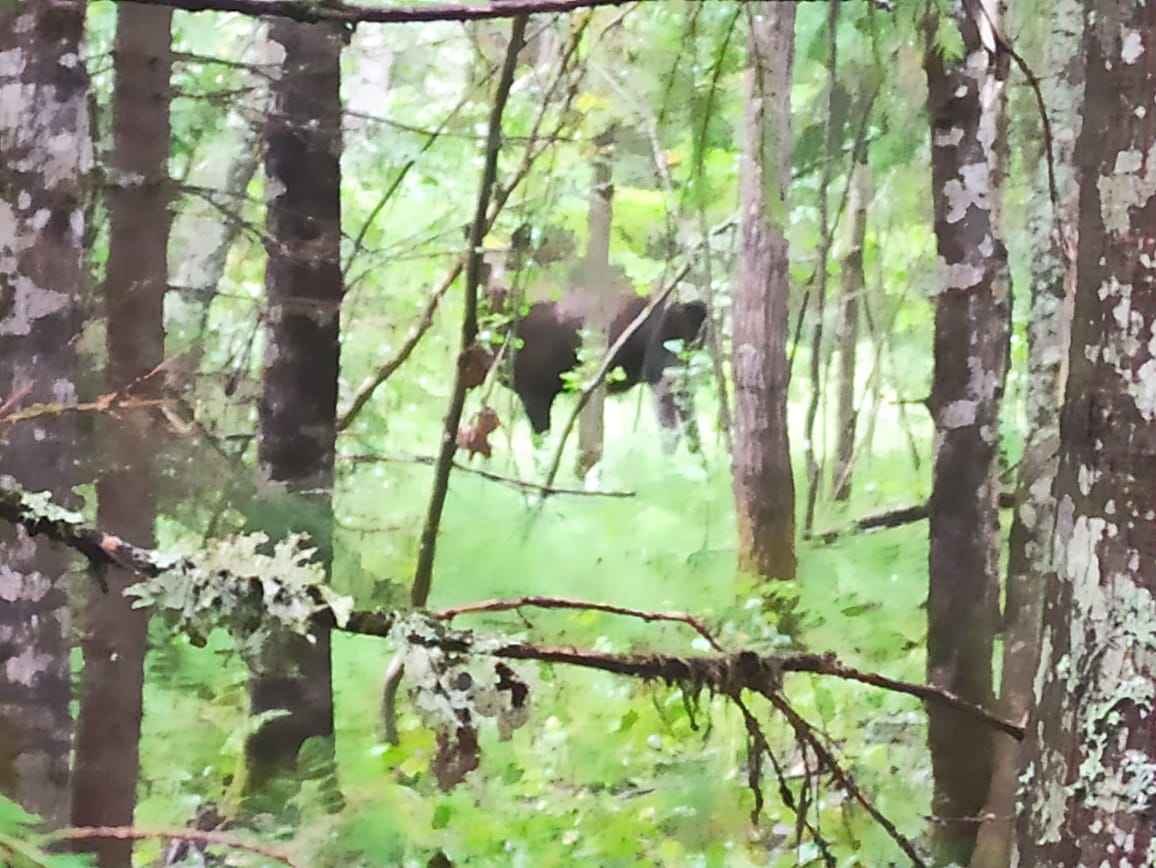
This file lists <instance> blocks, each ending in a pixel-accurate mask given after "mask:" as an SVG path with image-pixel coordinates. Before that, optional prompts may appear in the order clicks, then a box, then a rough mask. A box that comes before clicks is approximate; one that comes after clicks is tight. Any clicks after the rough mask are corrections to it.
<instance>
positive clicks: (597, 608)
mask: <svg viewBox="0 0 1156 868" xmlns="http://www.w3.org/2000/svg"><path fill="white" fill-rule="evenodd" d="M524 606H534V607H536V608H539V609H578V610H582V611H590V612H606V613H608V614H611V615H622V616H624V617H627V618H639V619H640V620H643V621H676V622H678V623H681V624H686V625H687V626H688V627H690V628H691V629H693V630H694V631H695V632H696V633H698V634H699V635H700V636H702V638H703V639H705V640H706V641H707V642H708V643H709V644H710V647H712V648H714V650H716V651H718V652H719V653H720V654H725V653H726V651H725V649H724V648H723V646H722V645H721V644H720V643H719V641H718V640H717V639H716V638H715V637H714V635H713V634H712V633H711V632H710V630H708V629H707V628H706V625H705V624H703V622H702V621H701V620H700V619H699V618H697V617H695V616H694V615H688V614H686V613H685V612H649V611H646V610H644V609H632V608H629V607H625V606H612V605H610V604H609V603H591V602H587V601H585V600H570V599H567V598H565V597H536V596H534V597H518V598H516V599H511V600H483V601H481V602H478V603H467V604H466V605H464V606H455V607H454V608H451V609H442V610H441V611H439V612H434V613H432V615H433V617H434V618H437V619H438V620H439V621H452V620H453V619H454V618H456V617H458V615H475V614H478V613H479V612H508V611H510V610H511V609H521V608H522V607H524Z"/></svg>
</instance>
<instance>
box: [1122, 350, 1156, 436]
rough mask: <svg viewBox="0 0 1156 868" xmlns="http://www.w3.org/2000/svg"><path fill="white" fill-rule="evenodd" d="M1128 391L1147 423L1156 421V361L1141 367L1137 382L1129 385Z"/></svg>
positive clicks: (1151, 360) (1150, 361) (1148, 362)
mask: <svg viewBox="0 0 1156 868" xmlns="http://www.w3.org/2000/svg"><path fill="white" fill-rule="evenodd" d="M1127 391H1128V394H1129V395H1131V396H1132V400H1133V401H1134V402H1135V404H1136V410H1137V412H1139V414H1140V415H1141V416H1142V417H1143V418H1144V420H1145V421H1146V422H1151V421H1152V420H1153V419H1156V359H1149V360H1148V361H1146V362H1145V363H1144V364H1143V365H1141V366H1140V369H1139V370H1138V371H1136V380H1135V382H1133V383H1129V384H1128V387H1127Z"/></svg>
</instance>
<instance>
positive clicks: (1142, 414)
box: [1017, 2, 1156, 866]
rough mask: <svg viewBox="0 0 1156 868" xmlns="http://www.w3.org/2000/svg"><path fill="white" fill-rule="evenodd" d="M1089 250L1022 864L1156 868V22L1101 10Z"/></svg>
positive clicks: (1083, 245) (1089, 91) (1083, 244)
mask: <svg viewBox="0 0 1156 868" xmlns="http://www.w3.org/2000/svg"><path fill="white" fill-rule="evenodd" d="M1084 7H1085V15H1086V16H1087V17H1086V18H1085V21H1086V24H1087V26H1086V30H1085V33H1084V59H1085V62H1086V64H1087V66H1086V80H1087V85H1086V95H1085V98H1084V107H1083V116H1084V120H1083V129H1082V132H1081V135H1080V139H1079V144H1078V145H1077V157H1076V164H1077V166H1079V172H1080V175H1079V196H1080V200H1079V202H1080V205H1079V228H1078V233H1079V241H1078V254H1077V266H1076V268H1077V277H1076V297H1075V312H1074V317H1073V320H1072V326H1071V351H1070V354H1069V364H1070V372H1069V377H1068V383H1067V388H1066V390H1065V395H1064V407H1063V412H1062V414H1061V417H1060V466H1059V471H1058V473H1057V476H1056V485H1055V494H1056V517H1055V523H1054V552H1055V570H1056V578H1055V580H1054V581H1052V582H1050V583H1049V585H1048V590H1047V595H1046V600H1045V605H1044V615H1043V634H1042V640H1041V655H1040V665H1039V669H1038V672H1037V676H1036V682H1035V683H1036V690H1037V700H1038V703H1037V708H1036V712H1035V714H1034V715H1033V717H1032V720H1031V722H1030V724H1029V727H1030V735H1029V744H1030V745H1031V748H1030V750H1031V754H1030V764H1029V766H1028V770H1027V772H1026V776H1025V777H1026V780H1027V784H1026V786H1025V797H1026V798H1025V812H1024V816H1023V818H1022V820H1021V823H1020V825H1019V828H1018V842H1017V843H1018V852H1019V863H1020V864H1021V865H1049V866H1068V865H1071V866H1075V865H1136V866H1139V865H1152V864H1156V813H1154V811H1156V801H1154V792H1156V790H1154V787H1153V781H1154V780H1156V714H1154V713H1153V701H1154V690H1153V678H1154V675H1156V601H1154V599H1153V597H1154V595H1156V557H1154V554H1153V553H1154V552H1156V523H1154V522H1153V518H1152V517H1153V515H1156V485H1153V479H1154V476H1156V337H1154V335H1156V289H1154V281H1156V198H1154V195H1156V162H1154V161H1153V158H1152V154H1153V153H1154V152H1156V126H1153V116H1152V111H1151V109H1152V95H1153V93H1154V92H1156V8H1153V6H1151V5H1142V4H1102V3H1093V2H1086V3H1085V4H1084Z"/></svg>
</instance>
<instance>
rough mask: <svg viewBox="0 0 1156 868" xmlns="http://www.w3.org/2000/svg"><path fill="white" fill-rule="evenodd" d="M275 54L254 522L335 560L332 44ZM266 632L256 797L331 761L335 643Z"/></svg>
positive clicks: (302, 37) (337, 308) (337, 289)
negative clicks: (311, 745) (268, 489)
mask: <svg viewBox="0 0 1156 868" xmlns="http://www.w3.org/2000/svg"><path fill="white" fill-rule="evenodd" d="M269 38H270V40H271V41H272V42H273V43H275V46H274V47H276V46H278V45H279V46H280V47H281V49H282V50H283V52H284V55H283V59H282V63H281V73H280V76H279V77H278V78H277V79H276V81H274V83H273V100H272V102H273V104H272V108H271V110H270V113H269V118H268V121H267V126H266V130H265V138H266V146H267V155H266V189H267V199H268V206H267V207H268V215H267V221H266V225H267V232H268V238H269V240H268V242H267V247H268V264H267V266H266V272H265V292H266V309H265V362H264V371H263V380H262V393H261V407H260V438H259V442H258V460H259V462H260V466H261V470H262V473H263V474H264V475H265V477H266V478H267V479H268V480H269V482H270V483H271V484H272V486H273V488H274V489H278V490H277V491H275V492H274V493H273V494H271V495H270V496H269V498H268V499H267V500H266V501H265V502H264V503H263V504H261V505H259V506H258V507H257V509H258V510H259V511H260V512H261V514H260V515H257V516H256V517H255V518H254V520H253V524H254V525H255V526H259V527H262V528H264V529H266V530H268V531H269V532H270V535H277V536H282V535H284V534H285V533H288V532H290V531H306V532H308V533H309V534H310V536H311V538H312V544H313V545H314V546H316V547H317V555H316V557H317V559H318V560H319V561H320V562H321V563H323V564H326V565H329V564H330V563H331V560H332V535H333V513H332V496H333V464H334V446H335V443H336V423H335V420H336V413H337V377H338V372H339V367H340V343H339V326H340V313H341V296H342V278H341V262H340V245H341V168H340V158H341V101H340V83H341V46H342V31H341V29H340V28H339V27H337V26H334V25H331V24H308V25H306V24H294V23H291V22H287V21H278V22H276V23H274V24H272V25H271V26H270V31H269ZM311 639H312V641H310V640H307V639H305V638H302V637H299V636H290V635H287V634H282V635H275V636H273V637H272V638H271V639H270V640H269V642H268V643H267V645H266V647H265V648H264V651H263V654H262V658H263V659H262V667H261V669H262V671H260V672H256V673H254V675H253V677H252V680H251V682H250V705H251V709H252V712H253V713H254V714H260V713H262V712H267V711H272V710H278V709H280V710H284V711H286V712H288V713H287V714H285V715H283V716H280V717H276V718H273V719H270V720H268V721H266V722H265V723H264V724H263V725H262V726H261V727H260V728H259V729H258V730H257V731H256V732H255V733H254V734H253V735H252V736H251V737H250V738H249V740H248V742H247V744H246V780H245V784H246V788H247V790H248V792H250V793H256V792H257V791H259V790H261V789H262V788H264V787H265V785H266V784H267V783H269V782H270V780H271V779H273V778H274V777H277V776H279V775H281V774H282V773H286V772H290V771H293V770H294V769H296V770H297V771H299V772H301V773H303V774H314V773H315V772H316V771H318V769H313V768H309V769H306V768H304V767H302V766H301V765H300V764H299V763H298V754H299V751H300V749H301V747H302V745H303V744H304V743H305V741H306V740H307V739H311V738H317V739H320V741H318V742H317V744H318V745H319V746H320V747H321V750H322V754H323V755H319V756H317V757H316V759H317V760H318V761H320V762H321V764H322V765H323V766H327V765H328V760H329V759H330V758H331V756H332V736H333V690H332V672H331V659H330V637H329V634H328V632H327V631H323V630H320V629H318V630H317V631H316V633H315V635H314V636H313V637H311Z"/></svg>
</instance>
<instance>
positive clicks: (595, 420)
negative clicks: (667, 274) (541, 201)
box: [577, 132, 620, 477]
mask: <svg viewBox="0 0 1156 868" xmlns="http://www.w3.org/2000/svg"><path fill="white" fill-rule="evenodd" d="M596 142H597V144H598V152H597V154H596V155H595V157H594V182H593V184H592V185H591V188H590V216H589V220H588V223H587V226H588V228H589V237H588V240H587V242H586V258H585V261H584V262H583V263H582V266H581V268H580V269H579V277H578V281H577V282H578V290H579V292H581V293H582V295H583V297H584V298H583V302H584V307H585V308H586V317H585V330H586V332H587V336H586V343H585V346H586V350H587V353H592V354H593V356H594V358H598V357H600V356H601V354H602V352H603V351H604V350H605V348H606V346H607V345H608V344H609V334H610V321H611V320H612V319H613V318H614V313H615V304H616V302H618V301H619V299H620V296H619V294H618V292H617V291H616V290H617V287H616V285H615V283H616V282H615V281H613V280H612V279H611V274H610V226H611V223H612V221H613V210H612V205H611V203H612V200H613V198H614V186H613V183H612V181H613V176H612V168H613V167H612V164H611V161H610V160H611V157H612V155H613V153H614V137H613V132H607V133H604V134H603V135H602V136H600V137H598V138H597V139H596ZM605 405H606V384H605V383H599V385H598V388H596V389H595V390H594V391H593V392H592V393H591V394H590V398H589V400H588V401H587V402H586V404H585V406H583V408H582V411H581V413H579V415H578V476H579V477H584V476H585V475H586V473H587V472H588V471H589V470H590V469H591V468H592V467H594V465H595V464H597V463H598V462H599V461H601V460H602V441H603V426H602V423H603V416H604V412H605Z"/></svg>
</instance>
